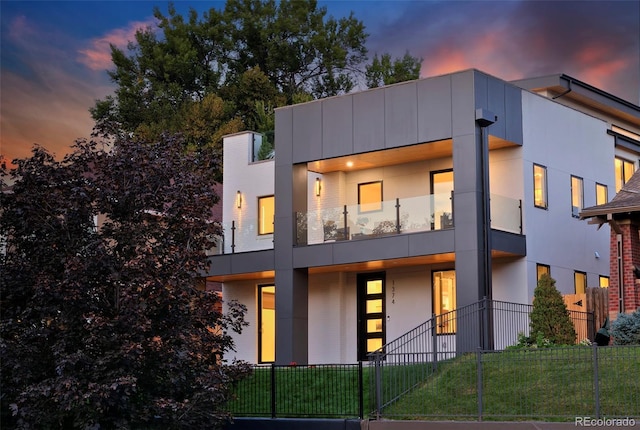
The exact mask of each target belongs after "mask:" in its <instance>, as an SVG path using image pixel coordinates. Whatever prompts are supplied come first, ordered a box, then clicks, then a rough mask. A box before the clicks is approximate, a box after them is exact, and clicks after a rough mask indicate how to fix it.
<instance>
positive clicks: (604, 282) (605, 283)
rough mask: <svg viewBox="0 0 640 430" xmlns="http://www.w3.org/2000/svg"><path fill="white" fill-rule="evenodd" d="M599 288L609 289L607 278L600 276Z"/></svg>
mask: <svg viewBox="0 0 640 430" xmlns="http://www.w3.org/2000/svg"><path fill="white" fill-rule="evenodd" d="M600 288H609V277H608V276H602V275H600Z"/></svg>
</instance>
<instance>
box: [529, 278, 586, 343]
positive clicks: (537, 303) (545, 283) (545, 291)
mask: <svg viewBox="0 0 640 430" xmlns="http://www.w3.org/2000/svg"><path fill="white" fill-rule="evenodd" d="M530 328H531V339H535V340H537V339H538V338H539V337H540V336H542V338H544V339H548V340H549V341H550V342H551V343H552V344H554V345H573V344H574V343H575V339H576V332H575V330H574V328H573V323H572V322H571V318H570V317H569V311H568V310H567V305H566V304H565V303H564V300H563V299H562V295H561V294H560V292H559V291H558V290H557V289H556V281H555V280H554V279H553V278H551V277H550V276H548V275H546V274H545V275H542V277H541V278H540V280H539V281H538V286H537V287H536V289H535V292H534V293H533V311H532V312H531V323H530Z"/></svg>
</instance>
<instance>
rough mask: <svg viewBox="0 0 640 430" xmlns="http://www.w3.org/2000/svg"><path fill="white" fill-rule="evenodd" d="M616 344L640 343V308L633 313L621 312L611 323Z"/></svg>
mask: <svg viewBox="0 0 640 430" xmlns="http://www.w3.org/2000/svg"><path fill="white" fill-rule="evenodd" d="M611 335H612V336H613V344H614V345H640V309H638V310H636V311H635V312H634V313H632V314H620V315H618V318H617V319H616V320H615V321H614V322H613V323H611Z"/></svg>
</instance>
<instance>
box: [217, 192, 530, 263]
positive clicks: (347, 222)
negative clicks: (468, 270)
mask: <svg viewBox="0 0 640 430" xmlns="http://www.w3.org/2000/svg"><path fill="white" fill-rule="evenodd" d="M454 221H455V217H454V213H453V195H452V194H450V193H446V194H429V195H423V196H417V197H409V198H402V199H401V198H396V199H393V200H385V201H382V202H381V203H380V205H379V207H377V208H376V210H369V211H363V210H362V207H361V206H360V205H343V206H339V207H332V208H322V209H318V210H311V211H308V212H298V213H297V214H296V229H295V231H296V237H295V245H296V246H304V245H315V244H320V243H328V242H340V241H345V240H366V239H373V238H378V237H383V236H388V235H397V234H410V233H417V232H425V231H436V230H445V229H451V228H454V227H455V223H454ZM491 228H492V229H495V230H501V231H506V232H510V233H515V234H522V203H521V200H518V199H512V198H508V197H504V196H500V195H496V194H491ZM223 229H224V237H223V238H220V240H218V241H217V242H218V246H217V248H216V251H215V253H220V254H229V253H237V252H250V251H259V250H265V249H273V235H272V234H265V235H259V234H258V220H257V219H238V220H234V221H232V222H231V223H226V224H223Z"/></svg>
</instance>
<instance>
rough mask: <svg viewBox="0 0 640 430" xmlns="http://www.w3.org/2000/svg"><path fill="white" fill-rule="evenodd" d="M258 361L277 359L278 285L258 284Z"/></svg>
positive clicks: (271, 361)
mask: <svg viewBox="0 0 640 430" xmlns="http://www.w3.org/2000/svg"><path fill="white" fill-rule="evenodd" d="M258 309H259V310H260V313H259V314H258V354H259V356H258V363H273V362H274V361H275V360H276V287H275V285H260V286H258Z"/></svg>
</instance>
